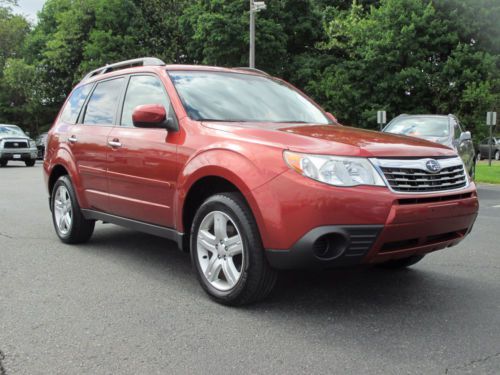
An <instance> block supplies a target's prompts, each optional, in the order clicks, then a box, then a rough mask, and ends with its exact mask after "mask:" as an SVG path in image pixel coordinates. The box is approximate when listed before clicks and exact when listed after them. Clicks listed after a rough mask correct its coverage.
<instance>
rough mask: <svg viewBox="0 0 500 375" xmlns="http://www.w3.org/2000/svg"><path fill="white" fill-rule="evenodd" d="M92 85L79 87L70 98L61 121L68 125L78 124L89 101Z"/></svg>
mask: <svg viewBox="0 0 500 375" xmlns="http://www.w3.org/2000/svg"><path fill="white" fill-rule="evenodd" d="M91 88H92V85H83V86H80V87H77V88H76V89H75V90H74V91H73V93H72V94H71V96H70V97H69V99H68V101H67V102H66V105H65V106H64V109H63V111H62V114H61V120H62V121H64V122H66V123H68V124H76V120H77V119H78V115H79V114H80V111H81V109H82V105H83V103H84V102H85V99H87V95H88V94H89V92H90V89H91Z"/></svg>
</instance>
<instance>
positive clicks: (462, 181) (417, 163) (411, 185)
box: [370, 156, 469, 194]
mask: <svg viewBox="0 0 500 375" xmlns="http://www.w3.org/2000/svg"><path fill="white" fill-rule="evenodd" d="M429 160H434V159H432V158H422V159H383V158H371V159H370V162H371V163H372V164H373V165H374V166H375V168H376V169H377V171H378V172H379V173H380V175H381V176H382V178H383V179H384V182H385V183H386V185H387V186H388V187H389V189H391V190H392V191H393V192H395V193H399V194H401V193H402V194H405V193H406V194H415V193H417V194H426V193H442V192H448V191H455V190H461V189H464V188H466V187H467V186H469V179H468V176H467V173H466V172H465V168H464V165H463V163H462V159H460V157H458V156H457V157H451V158H446V159H437V161H438V163H439V164H440V166H441V170H440V171H439V172H437V173H433V172H430V171H429V170H428V169H427V167H426V163H427V162H428V161H429Z"/></svg>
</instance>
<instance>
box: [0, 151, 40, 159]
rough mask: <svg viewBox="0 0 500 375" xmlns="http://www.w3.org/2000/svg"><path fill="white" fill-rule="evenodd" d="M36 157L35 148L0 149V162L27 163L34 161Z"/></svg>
mask: <svg viewBox="0 0 500 375" xmlns="http://www.w3.org/2000/svg"><path fill="white" fill-rule="evenodd" d="M37 157H38V149H36V148H19V149H0V160H19V161H29V160H36V158H37Z"/></svg>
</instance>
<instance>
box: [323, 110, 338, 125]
mask: <svg viewBox="0 0 500 375" xmlns="http://www.w3.org/2000/svg"><path fill="white" fill-rule="evenodd" d="M326 117H328V118H329V119H330V120H332V121H333V122H337V123H338V120H337V118H336V117H335V116H334V115H332V114H331V113H330V112H326Z"/></svg>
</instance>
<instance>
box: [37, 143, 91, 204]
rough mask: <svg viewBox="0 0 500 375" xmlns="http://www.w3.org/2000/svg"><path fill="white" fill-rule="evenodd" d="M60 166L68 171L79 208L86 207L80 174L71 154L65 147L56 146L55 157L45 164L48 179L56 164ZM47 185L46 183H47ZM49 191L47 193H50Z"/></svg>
mask: <svg viewBox="0 0 500 375" xmlns="http://www.w3.org/2000/svg"><path fill="white" fill-rule="evenodd" d="M58 165H60V166H62V167H64V168H65V169H66V170H67V171H68V175H69V177H70V179H71V181H72V183H73V188H74V189H75V193H76V199H77V200H78V204H79V205H80V207H81V208H86V207H88V203H87V200H86V199H85V195H84V194H83V191H82V189H81V188H80V186H82V184H81V181H80V175H79V174H78V173H77V167H76V164H75V161H74V159H73V157H72V155H71V153H70V152H69V151H68V150H67V149H66V148H62V147H60V148H58V149H57V154H56V155H55V157H53V158H51V164H50V165H48V166H47V168H46V173H47V177H48V179H50V176H51V175H52V171H53V170H54V168H55V167H56V166H58ZM47 186H48V185H47ZM50 193H51V192H50V191H49V195H50Z"/></svg>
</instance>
